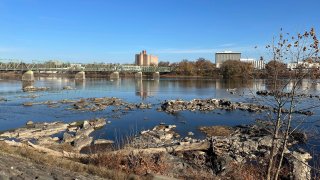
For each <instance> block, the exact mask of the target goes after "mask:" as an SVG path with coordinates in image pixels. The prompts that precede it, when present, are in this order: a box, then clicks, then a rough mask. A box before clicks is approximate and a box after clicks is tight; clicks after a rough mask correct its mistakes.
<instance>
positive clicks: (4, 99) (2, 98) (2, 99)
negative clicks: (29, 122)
mask: <svg viewBox="0 0 320 180" xmlns="http://www.w3.org/2000/svg"><path fill="white" fill-rule="evenodd" d="M1 101H8V99H6V98H4V97H0V102H1Z"/></svg>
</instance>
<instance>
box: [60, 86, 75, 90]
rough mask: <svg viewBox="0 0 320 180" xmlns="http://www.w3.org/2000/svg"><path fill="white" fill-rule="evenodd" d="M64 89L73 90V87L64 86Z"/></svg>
mask: <svg viewBox="0 0 320 180" xmlns="http://www.w3.org/2000/svg"><path fill="white" fill-rule="evenodd" d="M62 89H63V90H73V88H72V87H71V86H64V87H63V88H62Z"/></svg>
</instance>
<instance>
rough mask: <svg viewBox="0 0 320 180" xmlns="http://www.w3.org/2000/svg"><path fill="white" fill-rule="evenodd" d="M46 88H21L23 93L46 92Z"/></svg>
mask: <svg viewBox="0 0 320 180" xmlns="http://www.w3.org/2000/svg"><path fill="white" fill-rule="evenodd" d="M47 90H49V88H48V87H34V86H26V87H24V88H23V91H24V92H35V91H47Z"/></svg>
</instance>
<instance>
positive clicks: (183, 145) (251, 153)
mask: <svg viewBox="0 0 320 180" xmlns="http://www.w3.org/2000/svg"><path fill="white" fill-rule="evenodd" d="M258 123H260V124H255V125H250V126H236V127H226V126H206V127H200V128H199V129H200V130H201V131H202V132H203V133H205V134H206V135H207V137H206V138H205V139H194V138H193V136H192V133H188V134H189V135H188V136H186V137H181V136H180V135H179V134H178V133H176V132H175V128H176V125H165V124H160V125H158V126H155V127H154V128H152V129H148V130H144V131H141V132H140V134H139V135H136V136H135V137H130V139H128V142H127V143H126V144H125V146H124V147H123V148H121V149H114V150H110V149H108V150H107V151H109V152H113V153H120V154H123V153H124V154H127V153H129V152H131V153H138V154H140V153H146V154H157V153H162V154H163V153H164V160H165V162H166V163H169V164H171V165H170V166H171V168H170V169H167V170H166V173H165V175H166V176H170V177H182V176H184V175H186V174H189V175H190V171H189V170H190V168H193V172H203V173H205V174H210V177H216V178H219V177H220V178H221V177H228V176H229V175H230V174H231V173H233V171H234V166H235V164H238V165H239V166H243V165H245V164H248V163H249V164H250V163H252V162H254V164H256V166H257V167H261V168H263V167H266V165H267V164H266V163H267V161H266V159H267V158H268V156H269V155H270V151H269V149H270V148H271V143H272V136H271V134H270V129H268V126H267V125H265V123H262V122H258ZM105 125H106V120H105V119H93V120H86V121H79V122H72V123H62V122H53V123H33V122H31V121H30V122H28V123H27V125H26V127H22V128H18V129H15V130H11V131H6V132H3V133H1V134H0V137H1V141H3V142H5V143H7V144H9V145H12V146H22V144H27V145H28V146H30V147H32V148H34V150H35V151H40V152H46V153H48V154H50V155H54V156H59V157H61V156H62V157H65V156H66V154H67V157H72V158H75V157H82V158H90V157H91V156H94V155H90V156H88V155H86V154H81V153H79V152H80V150H81V149H82V148H84V147H88V146H91V145H92V144H103V143H113V142H112V141H109V140H105V139H98V140H95V141H93V138H92V137H91V136H90V134H91V133H92V132H93V131H95V130H96V129H98V128H100V127H102V126H105ZM61 134H62V136H61ZM292 137H293V138H290V139H289V147H292V146H294V145H295V144H298V143H303V142H301V139H304V134H301V133H295V135H294V136H292ZM302 137H303V138H302ZM278 143H280V140H278ZM140 155H141V154H140ZM310 159H311V156H310V154H309V153H308V152H306V151H304V150H302V149H298V150H292V149H286V153H285V163H286V165H285V167H287V168H288V169H289V170H288V171H289V172H288V173H287V174H285V176H286V177H287V178H294V179H308V178H309V177H310V168H309V167H308V166H307V165H306V164H307V163H308V160H310ZM190 177H191V176H190Z"/></svg>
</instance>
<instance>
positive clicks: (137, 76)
mask: <svg viewBox="0 0 320 180" xmlns="http://www.w3.org/2000/svg"><path fill="white" fill-rule="evenodd" d="M134 77H135V78H136V79H141V78H142V72H137V73H136V74H134Z"/></svg>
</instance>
